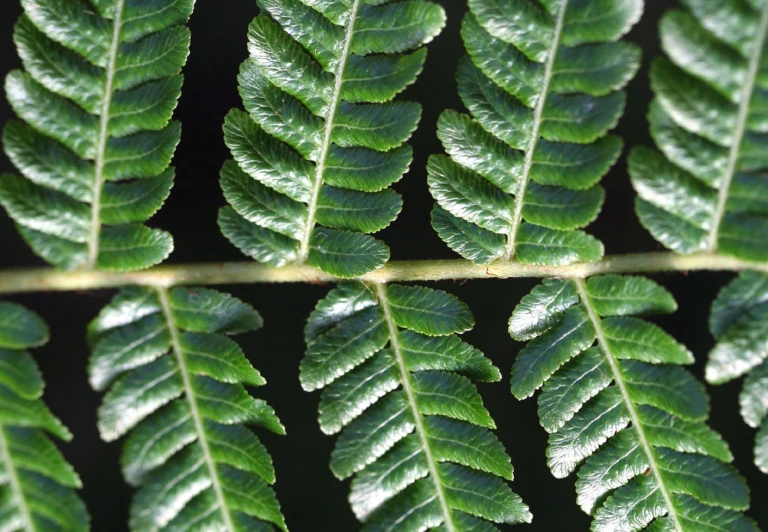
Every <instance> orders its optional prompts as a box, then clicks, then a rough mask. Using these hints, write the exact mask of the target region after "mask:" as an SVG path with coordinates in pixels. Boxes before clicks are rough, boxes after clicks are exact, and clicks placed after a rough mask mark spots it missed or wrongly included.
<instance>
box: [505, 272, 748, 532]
mask: <svg viewBox="0 0 768 532" xmlns="http://www.w3.org/2000/svg"><path fill="white" fill-rule="evenodd" d="M675 308H676V305H675V302H674V300H673V299H672V296H671V295H670V294H669V293H668V292H667V291H666V290H665V289H663V288H662V287H661V286H659V285H657V284H656V283H654V282H653V281H650V280H649V279H645V278H642V277H627V276H613V275H611V276H599V277H592V278H590V279H589V280H588V281H581V280H579V281H572V280H546V281H544V282H543V284H541V285H539V286H537V287H536V288H534V290H533V291H532V292H531V293H530V294H529V295H527V296H526V297H524V298H523V300H522V301H521V303H520V304H519V305H518V307H517V308H516V309H515V311H514V313H513V314H512V317H511V319H510V334H511V335H512V336H513V338H515V339H517V340H521V341H528V342H529V343H528V345H527V346H526V347H525V348H524V349H523V350H522V351H520V353H519V354H518V356H517V359H516V361H515V363H514V366H513V368H512V393H513V394H514V395H515V396H516V397H518V398H521V399H522V398H526V397H529V396H531V395H533V394H534V392H535V391H536V390H538V389H539V388H541V393H540V395H539V399H538V404H539V416H540V420H541V424H542V426H543V427H544V428H545V429H546V430H547V432H549V433H550V437H549V446H548V448H547V464H548V465H549V467H550V469H551V470H552V473H553V475H554V476H556V477H558V478H564V477H566V476H568V475H570V474H571V473H573V472H574V471H576V470H577V469H578V480H577V481H576V493H577V501H578V504H579V506H581V508H582V510H584V511H585V512H586V513H588V514H590V515H592V516H593V522H592V529H593V530H600V531H616V530H626V531H629V530H642V529H645V528H647V529H649V530H686V531H687V530H690V531H700V530H729V531H737V530H738V531H742V530H744V531H746V530H757V528H756V525H755V524H754V523H753V522H752V521H751V520H749V519H747V518H746V517H744V516H743V514H742V513H741V512H742V511H743V510H745V509H746V508H748V507H749V491H748V488H747V485H746V482H745V481H744V479H743V478H742V477H741V476H740V475H739V474H738V472H737V471H736V469H735V468H733V467H732V466H731V465H730V464H729V463H728V462H731V461H732V460H733V456H732V455H731V452H730V451H729V449H728V446H727V444H726V443H725V441H724V440H723V439H722V437H721V436H720V435H719V434H717V433H716V432H714V431H713V430H712V429H710V428H709V427H708V426H707V425H706V423H705V422H706V419H707V416H708V412H709V404H708V397H707V395H706V392H705V390H704V387H703V386H702V385H701V383H699V382H698V381H697V380H696V379H695V377H694V376H693V375H692V374H691V373H690V372H688V371H687V370H685V369H683V368H682V367H681V365H683V364H691V363H693V356H692V355H691V353H690V352H689V351H688V350H687V349H686V348H685V347H683V346H682V345H680V344H679V343H677V342H676V341H675V340H674V339H673V338H672V337H670V336H669V335H668V334H667V333H666V332H664V331H663V330H662V329H660V328H659V327H657V326H656V325H653V324H651V323H649V322H647V321H645V320H642V319H640V318H638V317H636V316H637V315H645V314H658V313H667V312H672V311H674V310H675Z"/></svg>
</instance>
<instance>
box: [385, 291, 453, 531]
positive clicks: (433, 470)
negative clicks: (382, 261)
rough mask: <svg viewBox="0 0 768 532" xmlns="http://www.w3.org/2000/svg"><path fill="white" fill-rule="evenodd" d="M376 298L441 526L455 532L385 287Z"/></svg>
mask: <svg viewBox="0 0 768 532" xmlns="http://www.w3.org/2000/svg"><path fill="white" fill-rule="evenodd" d="M376 297H377V298H378V299H379V303H380V304H381V308H382V310H383V311H384V318H385V319H386V321H387V327H388V328H389V345H390V347H392V352H393V353H394V354H395V360H396V361H397V368H398V370H399V371H400V382H401V383H402V386H403V391H404V392H405V397H406V398H407V399H408V406H410V408H411V416H412V417H413V422H414V425H415V428H416V434H418V436H419V440H420V441H421V447H422V449H424V457H425V459H426V461H427V465H428V466H429V476H430V477H431V478H432V481H433V482H434V484H435V493H436V495H437V500H438V501H439V502H440V511H441V512H442V514H443V525H444V527H445V530H446V531H447V532H455V530H456V525H454V523H453V516H452V515H451V509H450V508H449V507H448V501H447V500H446V498H445V490H444V489H443V483H442V482H441V479H440V472H439V471H438V469H437V460H436V459H435V457H434V455H433V454H432V448H431V447H430V445H429V438H428V437H427V431H426V429H425V428H424V419H423V417H422V415H421V412H420V411H419V407H418V405H417V404H416V396H415V395H414V393H413V384H412V383H411V372H410V371H409V370H408V367H407V366H406V365H405V358H404V357H403V350H402V349H401V348H400V340H399V338H398V329H397V325H396V324H395V320H394V319H393V318H392V312H391V311H390V308H389V300H388V299H387V286H386V285H385V284H377V285H376Z"/></svg>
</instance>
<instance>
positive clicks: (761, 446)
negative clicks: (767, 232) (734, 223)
mask: <svg viewBox="0 0 768 532" xmlns="http://www.w3.org/2000/svg"><path fill="white" fill-rule="evenodd" d="M766 316H768V275H765V274H762V273H758V272H749V271H747V272H743V273H742V274H740V275H739V276H738V277H737V278H736V279H734V280H733V281H731V282H730V283H728V284H727V285H726V286H725V287H724V288H723V289H722V290H720V293H719V294H718V295H717V298H716V299H715V301H714V302H713V303H712V310H711V313H710V317H709V328H710V330H711V331H712V335H713V336H714V337H715V339H716V340H717V344H716V345H715V347H714V348H713V349H712V351H711V352H710V353H709V360H708V361H707V367H706V377H707V380H708V381H709V382H711V383H713V384H721V383H725V382H728V381H731V380H733V379H736V378H738V377H741V376H743V375H746V378H745V379H744V387H743V388H742V391H741V395H740V396H739V403H740V404H741V415H742V417H743V418H744V421H745V422H746V423H747V424H748V425H749V426H750V427H752V428H755V429H757V430H758V432H757V435H756V438H755V464H756V465H757V466H758V468H760V470H761V471H763V472H764V473H768V459H767V457H768V453H767V452H766V449H768V438H767V437H766V433H767V432H768V431H767V430H766V426H768V330H766V326H765V322H766Z"/></svg>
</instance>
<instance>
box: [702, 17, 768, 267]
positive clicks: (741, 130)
mask: <svg viewBox="0 0 768 532" xmlns="http://www.w3.org/2000/svg"><path fill="white" fill-rule="evenodd" d="M766 34H768V3H766V4H765V5H764V6H763V11H762V15H761V17H760V24H759V25H758V29H757V35H756V36H755V40H754V42H753V44H752V46H753V49H752V56H751V57H750V59H749V68H748V69H747V77H746V80H745V81H744V86H743V90H742V91H741V95H740V98H741V100H740V101H739V113H738V115H737V117H736V125H735V126H734V130H733V143H732V144H731V149H730V152H729V154H728V166H727V167H726V169H725V172H724V173H723V177H722V180H721V181H720V192H719V193H718V197H717V207H716V208H715V214H714V216H713V217H712V229H711V230H710V232H709V242H708V243H707V251H710V252H713V253H714V252H715V251H717V246H718V238H719V236H720V226H721V225H722V223H723V218H724V217H725V213H726V207H727V204H728V196H729V194H730V191H731V183H732V182H733V178H734V176H735V175H736V172H737V171H738V165H739V157H740V156H741V144H742V142H743V140H744V134H745V133H746V131H747V122H748V121H749V111H750V105H751V103H752V94H753V93H754V92H755V83H756V82H757V77H758V74H759V72H760V63H761V59H762V57H763V48H764V47H765V39H766Z"/></svg>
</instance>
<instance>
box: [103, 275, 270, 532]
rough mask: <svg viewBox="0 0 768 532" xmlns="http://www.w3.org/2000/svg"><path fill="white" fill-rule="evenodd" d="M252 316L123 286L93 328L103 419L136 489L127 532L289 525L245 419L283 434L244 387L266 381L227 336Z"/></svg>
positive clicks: (212, 297) (200, 294)
mask: <svg viewBox="0 0 768 532" xmlns="http://www.w3.org/2000/svg"><path fill="white" fill-rule="evenodd" d="M261 325H262V321H261V317H260V316H259V314H258V313H257V312H256V311H255V310H254V309H253V308H251V307H250V306H249V305H247V304H245V303H243V302H242V301H240V300H238V299H236V298H234V297H232V296H229V295H227V294H224V293H221V292H217V291H214V290H209V289H205V288H174V289H171V290H170V291H165V290H154V289H149V288H138V287H135V288H126V289H123V290H122V291H120V292H119V293H118V294H117V295H116V296H115V298H114V299H113V301H112V303H110V304H109V305H108V306H107V307H105V308H104V309H103V310H102V312H101V313H100V314H99V316H98V317H97V318H96V319H95V320H94V321H93V322H92V323H91V325H90V326H89V330H88V339H89V342H90V343H91V345H92V347H93V354H92V356H91V360H90V364H89V378H90V382H91V385H92V386H93V387H94V388H95V389H96V390H104V389H107V388H108V389H109V391H108V392H107V393H106V395H105V396H104V400H103V402H102V405H101V407H100V408H99V413H98V414H99V415H98V423H99V431H100V433H101V436H102V438H103V439H104V440H106V441H112V440H116V439H118V438H121V437H123V436H127V437H126V439H125V443H124V445H123V453H122V458H121V463H122V468H123V474H124V476H125V478H126V481H127V482H128V483H130V484H131V485H133V486H136V487H137V488H138V491H137V492H136V494H135V496H134V498H133V502H132V505H131V512H130V527H131V529H132V530H137V531H144V530H187V529H190V528H192V529H196V530H197V529H203V528H204V529H206V530H208V529H210V530H242V531H251V530H272V529H274V527H275V526H276V527H278V528H280V529H283V530H285V521H284V518H283V515H282V513H281V511H280V506H279V504H278V502H277V499H276V497H275V494H274V492H273V490H272V488H271V487H270V485H271V484H272V483H274V481H275V473H274V469H273V466H272V460H271V458H270V456H269V454H268V453H267V450H266V448H265V447H264V446H263V445H262V444H261V442H260V441H259V439H258V438H257V437H256V435H255V434H254V433H253V432H252V431H251V430H250V429H248V428H246V427H245V424H254V425H259V426H261V427H262V428H265V429H267V430H270V431H272V432H275V433H278V434H283V433H284V428H283V426H282V425H281V424H280V421H279V420H278V419H277V417H276V416H275V413H274V411H273V410H272V409H271V408H270V407H269V406H268V405H267V404H266V403H265V402H264V401H262V400H260V399H254V398H253V397H251V395H250V393H249V392H248V391H247V390H246V386H260V385H262V384H264V382H265V381H264V379H263V378H262V377H261V375H260V374H259V373H258V371H256V370H255V369H254V368H253V366H251V364H250V362H249V361H248V360H247V359H246V357H245V355H244V354H243V351H242V350H241V349H240V347H239V346H238V344H237V343H235V342H234V341H232V340H231V339H229V337H228V335H231V334H236V333H241V332H247V331H251V330H254V329H257V328H259V327H261Z"/></svg>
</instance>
